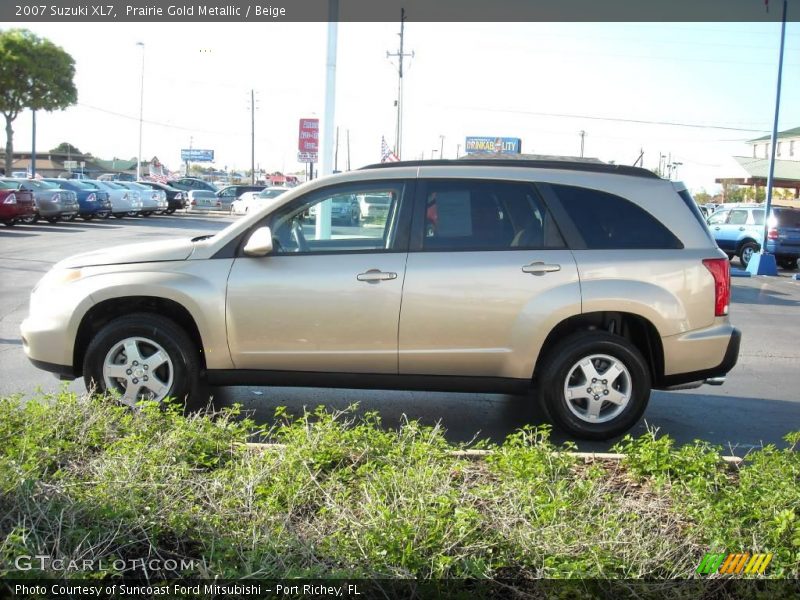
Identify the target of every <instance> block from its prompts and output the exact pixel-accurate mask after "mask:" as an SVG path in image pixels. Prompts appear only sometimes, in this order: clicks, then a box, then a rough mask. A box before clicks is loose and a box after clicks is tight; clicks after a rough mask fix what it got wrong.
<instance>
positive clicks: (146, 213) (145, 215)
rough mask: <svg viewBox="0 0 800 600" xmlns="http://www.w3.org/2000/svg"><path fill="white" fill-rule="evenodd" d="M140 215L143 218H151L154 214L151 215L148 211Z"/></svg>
mask: <svg viewBox="0 0 800 600" xmlns="http://www.w3.org/2000/svg"><path fill="white" fill-rule="evenodd" d="M140 214H141V215H142V216H143V217H149V216H150V215H152V214H153V213H151V212H150V211H147V212H143V213H140Z"/></svg>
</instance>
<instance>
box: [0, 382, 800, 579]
mask: <svg viewBox="0 0 800 600" xmlns="http://www.w3.org/2000/svg"><path fill="white" fill-rule="evenodd" d="M353 414H354V411H353V410H348V411H343V412H330V411H326V410H325V409H323V408H318V409H316V410H314V411H312V412H307V413H305V414H303V415H301V416H298V417H292V416H289V415H288V414H287V413H286V412H285V411H284V410H282V409H278V410H277V411H276V418H275V422H274V424H272V425H271V426H270V427H269V428H268V429H267V430H262V429H259V428H258V427H257V426H256V425H255V423H253V422H252V421H250V420H249V419H247V418H243V416H242V415H241V414H240V412H239V410H238V408H234V409H228V410H223V411H220V412H216V413H212V412H204V413H199V414H194V415H188V416H187V415H184V414H183V411H182V410H181V409H180V407H178V406H176V405H174V404H167V405H165V406H157V405H155V404H152V403H150V404H147V403H145V404H143V405H142V406H141V409H140V410H138V411H135V412H134V411H130V410H128V409H127V408H125V407H121V406H118V405H115V404H114V403H112V402H110V401H109V400H107V399H103V398H90V397H83V396H77V395H74V394H69V393H61V394H58V395H55V396H48V397H42V398H37V399H32V400H29V401H23V400H22V399H21V398H20V397H10V398H5V399H2V400H0V442H2V443H1V444H0V576H5V577H9V576H14V577H20V576H26V577H38V576H57V577H86V576H87V575H88V576H94V577H106V576H110V575H113V574H115V572H114V570H113V568H108V569H104V570H100V571H94V572H92V573H88V574H87V573H85V572H82V571H80V570H67V571H63V570H58V571H56V570H54V569H53V568H51V567H48V566H47V565H45V567H44V568H41V566H40V565H34V567H35V568H34V569H32V570H30V571H25V572H23V573H21V572H19V571H16V570H15V568H14V560H15V558H16V557H18V556H21V555H31V556H33V555H37V554H38V555H48V556H51V557H53V558H60V559H64V560H65V561H66V562H67V563H68V562H69V561H70V560H78V559H80V560H87V559H88V560H93V561H100V560H102V561H103V564H106V565H111V564H113V562H114V560H115V559H128V560H132V559H138V558H142V557H153V556H157V557H159V558H161V559H162V560H163V559H167V558H172V559H174V560H176V561H180V560H183V561H189V560H190V561H194V562H193V564H192V568H191V569H177V570H176V571H175V572H165V571H163V570H162V571H157V572H156V571H148V570H147V567H146V566H143V567H142V566H140V567H139V568H140V569H142V570H144V571H145V573H139V572H137V573H136V574H139V575H141V574H146V575H147V576H148V577H149V578H151V579H156V580H157V579H160V578H165V577H173V576H187V577H188V576H193V577H219V578H234V577H244V576H247V577H262V578H270V577H274V578H286V577H418V578H441V577H467V578H475V577H478V578H483V577H552V578H577V577H595V578H601V579H607V578H645V577H646V578H652V577H675V578H682V577H689V576H693V575H694V569H695V568H696V566H697V564H698V563H699V561H700V559H701V558H702V556H703V554H704V553H705V552H707V551H710V550H718V551H720V552H723V551H730V552H738V551H751V552H753V551H769V552H774V553H775V559H774V560H773V563H772V567H770V570H769V571H768V572H767V575H769V576H773V577H779V576H795V577H796V576H797V575H798V572H799V571H800V569H799V568H798V567H799V565H800V555H799V552H800V528H799V527H798V522H799V521H800V519H798V512H800V510H799V509H798V507H800V491H799V490H800V486H798V479H799V478H800V462H798V456H797V453H796V452H794V451H793V445H794V444H797V442H798V439H800V434H793V435H792V436H789V437H787V439H788V440H789V442H790V445H792V447H790V448H789V449H785V450H778V449H776V448H773V447H767V448H764V449H763V450H761V451H758V452H754V453H752V454H751V455H750V456H749V457H748V459H747V461H746V463H745V464H744V465H743V466H741V467H740V468H739V469H738V470H736V471H731V470H730V469H728V468H727V467H726V466H725V465H724V463H722V461H721V460H720V453H719V450H718V449H715V448H712V447H710V446H708V445H706V444H703V443H699V442H698V443H696V444H694V445H690V446H685V447H683V448H675V447H674V446H673V444H672V441H671V440H670V439H669V438H666V437H661V438H659V437H657V436H655V435H653V434H649V435H646V436H643V437H641V438H639V439H632V438H626V439H625V440H624V441H623V442H622V443H621V444H620V450H622V451H624V452H626V455H627V456H626V458H625V460H624V461H623V462H622V463H621V464H619V463H616V462H599V461H588V462H587V461H585V460H579V459H578V458H576V457H575V456H574V455H573V454H570V453H568V452H566V451H565V450H570V449H572V446H566V447H562V448H556V447H555V446H553V445H552V444H551V442H550V441H549V429H548V428H546V427H539V428H524V429H522V430H521V431H519V432H517V433H515V434H514V435H512V436H510V437H509V438H508V439H507V440H506V441H505V443H503V444H500V445H490V444H481V447H482V448H484V449H488V450H491V453H490V454H489V455H488V456H486V457H485V459H478V460H475V459H474V458H473V457H470V456H468V455H467V454H466V453H460V454H459V453H453V450H456V449H461V450H463V449H464V448H456V447H454V446H453V445H451V444H449V443H448V442H447V441H446V439H445V436H444V432H443V431H442V430H441V429H440V428H438V427H425V426H422V425H421V424H419V423H418V422H415V421H408V422H405V423H403V424H402V426H401V427H399V428H398V429H397V430H391V429H386V428H385V427H384V426H383V425H382V423H381V420H380V417H379V416H378V415H377V414H375V413H368V414H366V415H364V416H363V417H360V418H356V417H354V416H353ZM264 438H266V439H267V440H268V441H270V442H276V443H277V444H279V445H278V446H271V447H266V448H253V447H251V446H247V445H246V442H248V441H253V440H256V439H264Z"/></svg>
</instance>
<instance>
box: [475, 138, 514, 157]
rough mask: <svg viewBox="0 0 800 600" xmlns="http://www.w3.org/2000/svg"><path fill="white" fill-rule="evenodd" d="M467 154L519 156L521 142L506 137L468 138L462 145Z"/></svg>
mask: <svg viewBox="0 0 800 600" xmlns="http://www.w3.org/2000/svg"><path fill="white" fill-rule="evenodd" d="M464 150H465V151H466V153H467V154H482V153H483V154H485V153H492V154H519V153H520V152H522V140H521V139H520V138H508V137H480V136H469V137H467V140H466V143H465V144H464Z"/></svg>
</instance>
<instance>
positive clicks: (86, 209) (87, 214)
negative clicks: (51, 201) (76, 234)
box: [44, 179, 111, 221]
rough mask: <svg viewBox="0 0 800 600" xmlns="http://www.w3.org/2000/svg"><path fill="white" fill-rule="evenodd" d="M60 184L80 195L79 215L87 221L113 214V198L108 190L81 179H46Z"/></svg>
mask: <svg viewBox="0 0 800 600" xmlns="http://www.w3.org/2000/svg"><path fill="white" fill-rule="evenodd" d="M44 181H49V182H51V183H54V184H56V185H58V186H59V187H60V188H61V189H62V190H69V191H72V192H75V194H76V195H77V196H78V205H79V209H78V215H79V216H80V217H81V218H82V219H83V220H85V221H90V220H91V219H94V218H95V217H97V218H102V219H107V218H108V217H110V216H111V199H110V198H109V197H108V192H103V191H100V190H98V189H95V187H94V186H93V185H89V184H86V183H83V182H82V181H81V180H80V179H45V180H44Z"/></svg>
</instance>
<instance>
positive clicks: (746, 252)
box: [736, 242, 758, 269]
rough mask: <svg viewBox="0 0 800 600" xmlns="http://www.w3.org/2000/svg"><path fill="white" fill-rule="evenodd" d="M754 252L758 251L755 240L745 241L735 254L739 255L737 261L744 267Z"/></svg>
mask: <svg viewBox="0 0 800 600" xmlns="http://www.w3.org/2000/svg"><path fill="white" fill-rule="evenodd" d="M756 252H758V244H756V243H755V242H745V243H744V244H742V245H741V246H740V247H739V251H738V252H737V253H736V256H738V257H739V262H740V263H741V264H742V266H743V267H744V268H745V269H746V268H747V265H748V264H749V263H750V259H751V258H752V256H753V254H755V253H756Z"/></svg>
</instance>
